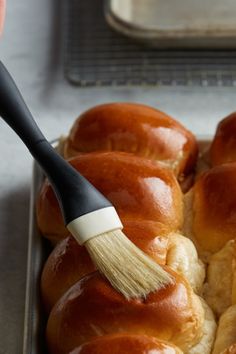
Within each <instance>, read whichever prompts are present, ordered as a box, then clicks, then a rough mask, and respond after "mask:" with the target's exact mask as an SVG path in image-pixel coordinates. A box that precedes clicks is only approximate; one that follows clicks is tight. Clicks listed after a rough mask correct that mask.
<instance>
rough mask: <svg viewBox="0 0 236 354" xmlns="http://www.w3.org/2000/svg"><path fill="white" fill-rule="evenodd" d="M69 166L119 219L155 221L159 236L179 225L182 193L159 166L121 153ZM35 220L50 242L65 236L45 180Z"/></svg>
mask: <svg viewBox="0 0 236 354" xmlns="http://www.w3.org/2000/svg"><path fill="white" fill-rule="evenodd" d="M70 163H71V165H72V166H74V167H75V168H76V169H77V170H79V171H80V172H81V174H82V175H83V176H85V177H86V178H87V179H88V180H89V181H90V182H91V183H92V184H93V185H94V186H95V187H96V188H97V189H98V190H99V191H100V192H102V193H103V194H104V195H105V196H106V197H107V198H108V199H109V200H110V201H111V202H112V203H113V205H114V206H115V208H116V210H117V211H118V214H119V216H120V217H121V219H133V220H150V221H155V222H158V223H159V234H162V233H163V232H165V233H166V232H170V231H176V230H178V229H179V228H180V227H181V226H182V221H183V205H182V203H183V201H182V192H181V190H180V187H179V185H178V182H177V180H176V178H175V176H174V174H173V173H172V171H170V170H169V169H166V168H164V167H163V166H162V165H160V164H158V163H156V162H153V161H150V160H147V159H143V158H141V157H137V156H133V155H132V154H128V153H122V152H107V153H106V152H104V153H101V152H100V153H90V154H84V155H82V156H77V157H75V158H74V159H72V160H71V161H70ZM37 220H38V226H39V229H40V231H41V232H42V234H43V235H45V237H47V238H48V239H50V240H51V241H52V242H53V243H55V242H57V241H59V240H60V239H62V238H64V237H66V236H67V235H68V231H67V230H66V229H65V227H64V226H63V221H62V216H61V214H60V211H59V205H58V203H57V200H56V197H55V195H54V193H53V191H52V187H51V186H50V184H49V183H48V182H47V181H46V182H45V183H44V185H43V187H42V189H41V192H40V195H39V198H38V201H37Z"/></svg>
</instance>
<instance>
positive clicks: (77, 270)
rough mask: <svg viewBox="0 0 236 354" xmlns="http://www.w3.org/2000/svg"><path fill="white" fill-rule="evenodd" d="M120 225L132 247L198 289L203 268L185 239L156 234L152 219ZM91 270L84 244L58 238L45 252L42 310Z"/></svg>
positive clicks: (174, 235) (50, 305) (42, 278)
mask: <svg viewBox="0 0 236 354" xmlns="http://www.w3.org/2000/svg"><path fill="white" fill-rule="evenodd" d="M123 224H124V233H125V234H126V236H127V237H128V238H129V239H130V240H131V241H132V242H133V243H134V244H135V245H136V246H138V247H139V248H140V249H141V250H143V251H144V252H145V253H147V254H148V255H149V256H150V257H152V258H153V259H154V260H155V261H156V262H157V263H159V264H162V265H167V266H169V267H170V268H171V269H173V270H175V271H177V272H178V273H180V274H182V275H184V276H185V277H186V279H187V280H188V281H189V282H190V284H191V286H192V288H193V290H194V291H195V292H196V293H200V292H201V290H202V285H203V281H204V278H205V269H204V265H203V263H202V262H201V261H200V260H199V259H198V255H197V252H196V249H195V247H194V245H193V243H192V242H191V241H190V240H189V239H188V238H186V237H184V236H182V235H180V234H176V233H171V234H168V235H166V236H159V235H158V231H159V224H158V223H157V224H156V223H155V222H153V221H141V222H140V221H134V220H132V221H129V220H123ZM94 270H95V268H94V266H93V263H92V261H91V259H90V257H89V255H88V253H87V251H86V249H85V247H81V246H80V245H79V244H78V243H77V242H76V241H75V240H74V239H73V237H71V236H70V237H67V238H66V239H65V240H62V241H61V242H60V243H59V244H58V245H57V246H56V247H55V249H54V250H53V251H52V253H51V254H50V255H49V257H48V259H47V261H46V263H45V265H44V268H43V272H42V277H41V294H42V299H43V303H44V306H45V309H46V311H47V312H49V311H50V310H51V308H52V307H53V305H54V304H55V303H56V302H57V300H59V298H60V297H61V296H62V295H63V294H64V293H65V292H66V291H67V290H68V289H69V288H70V287H71V286H72V285H73V284H75V283H76V282H77V281H78V280H80V279H81V278H82V277H83V276H84V275H86V274H89V273H90V272H92V271H94Z"/></svg>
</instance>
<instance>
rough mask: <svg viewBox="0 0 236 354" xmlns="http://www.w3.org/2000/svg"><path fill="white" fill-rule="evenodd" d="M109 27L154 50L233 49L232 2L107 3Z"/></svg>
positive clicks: (136, 0) (149, 0) (153, 0)
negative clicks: (153, 46)
mask: <svg viewBox="0 0 236 354" xmlns="http://www.w3.org/2000/svg"><path fill="white" fill-rule="evenodd" d="M105 13H106V18H107V21H108V23H109V24H110V25H111V26H112V27H113V28H115V29H116V30H118V31H119V32H121V33H123V34H125V35H127V36H130V37H133V38H136V39H142V40H146V42H149V43H152V44H155V45H157V46H168V45H170V46H172V47H178V46H180V45H181V46H184V47H188V48H189V47H192V48H194V47H196V46H201V47H205V46H207V47H208V48H209V47H210V46H211V47H212V46H213V47H215V48H219V47H235V38H236V23H235V16H236V4H235V1H234V0H225V1H220V0H214V1H213V0H106V10H105Z"/></svg>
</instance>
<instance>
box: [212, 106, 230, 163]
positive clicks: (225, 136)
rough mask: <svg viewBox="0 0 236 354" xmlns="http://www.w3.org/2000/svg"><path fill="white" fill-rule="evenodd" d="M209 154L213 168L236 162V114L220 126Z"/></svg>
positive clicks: (224, 120)
mask: <svg viewBox="0 0 236 354" xmlns="http://www.w3.org/2000/svg"><path fill="white" fill-rule="evenodd" d="M209 152H210V154H209V155H210V162H211V164H212V166H216V165H222V164H224V163H228V162H236V112H234V113H232V114H230V115H229V116H227V117H226V118H224V119H223V120H222V121H221V122H220V123H219V124H218V126H217V129H216V133H215V136H214V139H213V141H212V144H211V146H210V150H209Z"/></svg>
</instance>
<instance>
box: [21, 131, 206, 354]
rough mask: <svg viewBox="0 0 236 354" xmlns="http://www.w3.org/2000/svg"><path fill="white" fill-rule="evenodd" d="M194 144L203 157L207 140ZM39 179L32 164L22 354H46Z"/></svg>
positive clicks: (45, 254) (46, 251) (39, 171)
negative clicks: (38, 200)
mask: <svg viewBox="0 0 236 354" xmlns="http://www.w3.org/2000/svg"><path fill="white" fill-rule="evenodd" d="M198 141H199V148H200V152H202V153H204V151H206V149H207V147H208V145H209V142H210V139H209V136H208V137H205V136H201V138H199V139H198ZM43 179H44V174H43V171H42V169H41V168H40V166H39V165H38V164H37V163H36V162H34V164H33V173H32V184H31V194H30V214H29V240H28V261H27V279H26V298H25V319H24V339H23V354H47V348H46V343H45V328H46V316H45V313H44V310H43V306H42V303H41V300H40V276H41V271H42V268H43V265H44V263H45V261H46V259H47V257H48V255H49V253H50V251H51V250H52V247H51V245H50V243H49V241H47V240H46V239H44V238H43V237H42V236H41V235H40V233H39V230H38V227H37V222H36V213H35V204H36V198H37V195H38V192H39V189H40V187H41V185H42V182H43Z"/></svg>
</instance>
